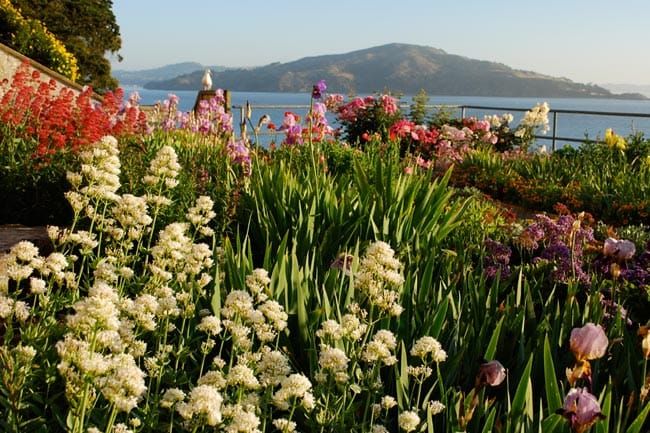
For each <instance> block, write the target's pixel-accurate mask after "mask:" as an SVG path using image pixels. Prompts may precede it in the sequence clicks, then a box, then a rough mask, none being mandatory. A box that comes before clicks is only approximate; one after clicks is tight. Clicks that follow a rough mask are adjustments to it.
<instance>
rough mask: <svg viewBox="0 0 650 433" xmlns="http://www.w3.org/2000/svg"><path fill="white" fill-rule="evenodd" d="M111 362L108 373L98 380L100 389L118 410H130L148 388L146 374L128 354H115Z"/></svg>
mask: <svg viewBox="0 0 650 433" xmlns="http://www.w3.org/2000/svg"><path fill="white" fill-rule="evenodd" d="M110 364H111V365H110V368H109V372H108V374H106V375H105V376H102V377H101V378H100V379H99V381H98V386H99V389H100V390H101V392H102V394H103V395H104V397H105V398H106V400H108V401H109V402H111V403H112V404H113V405H115V408H116V409H117V410H119V411H122V412H130V411H131V410H132V409H133V408H135V407H136V406H137V405H138V401H139V400H140V398H141V397H142V395H143V394H144V392H145V391H146V390H147V387H146V385H145V383H144V376H145V374H144V372H143V371H142V370H140V368H138V366H137V365H136V363H135V359H133V356H131V355H128V354H118V355H115V356H114V357H113V358H112V359H111V361H110Z"/></svg>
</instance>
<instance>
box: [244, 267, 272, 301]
mask: <svg viewBox="0 0 650 433" xmlns="http://www.w3.org/2000/svg"><path fill="white" fill-rule="evenodd" d="M269 284H271V279H270V278H269V273H268V272H267V271H266V269H261V268H258V269H254V270H253V272H252V273H251V274H250V275H248V276H246V287H247V288H248V290H249V291H250V292H251V293H252V294H253V295H255V298H256V299H257V301H258V302H264V301H265V300H266V299H267V295H266V293H265V291H266V289H267V287H268V285H269Z"/></svg>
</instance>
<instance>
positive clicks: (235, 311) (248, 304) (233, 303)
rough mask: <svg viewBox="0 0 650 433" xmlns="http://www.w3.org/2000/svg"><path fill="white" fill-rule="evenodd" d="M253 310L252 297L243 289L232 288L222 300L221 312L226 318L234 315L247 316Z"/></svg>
mask: <svg viewBox="0 0 650 433" xmlns="http://www.w3.org/2000/svg"><path fill="white" fill-rule="evenodd" d="M252 311H253V298H252V297H251V295H249V294H248V293H247V292H244V291H243V290H233V291H232V292H230V293H228V295H227V296H226V300H225V301H224V304H223V308H222V309H221V314H222V315H223V317H225V318H227V319H231V318H233V317H235V316H239V317H242V318H244V317H249V316H250V314H251V312H252Z"/></svg>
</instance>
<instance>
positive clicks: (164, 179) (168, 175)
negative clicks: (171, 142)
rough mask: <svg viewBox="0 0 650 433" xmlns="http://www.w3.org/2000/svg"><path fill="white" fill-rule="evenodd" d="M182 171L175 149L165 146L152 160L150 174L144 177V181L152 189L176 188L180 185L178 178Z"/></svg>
mask: <svg viewBox="0 0 650 433" xmlns="http://www.w3.org/2000/svg"><path fill="white" fill-rule="evenodd" d="M180 169H181V166H180V164H179V163H178V156H177V155H176V151H175V150H174V148H173V147H171V146H163V147H162V148H161V149H160V150H159V151H158V153H156V156H155V157H154V158H153V159H152V160H151V163H150V166H149V173H148V174H147V175H146V176H144V178H143V181H144V183H145V185H149V186H152V187H160V188H162V187H163V186H164V187H166V188H174V187H175V186H176V185H178V180H177V179H176V178H177V177H178V173H179V172H180Z"/></svg>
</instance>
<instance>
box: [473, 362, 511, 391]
mask: <svg viewBox="0 0 650 433" xmlns="http://www.w3.org/2000/svg"><path fill="white" fill-rule="evenodd" d="M505 379H506V369H505V368H504V367H503V365H502V364H501V363H500V362H499V361H496V360H494V361H490V362H486V363H485V364H481V366H480V367H479V368H478V377H477V382H478V383H479V384H480V385H489V386H499V385H501V383H503V381H504V380H505Z"/></svg>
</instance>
